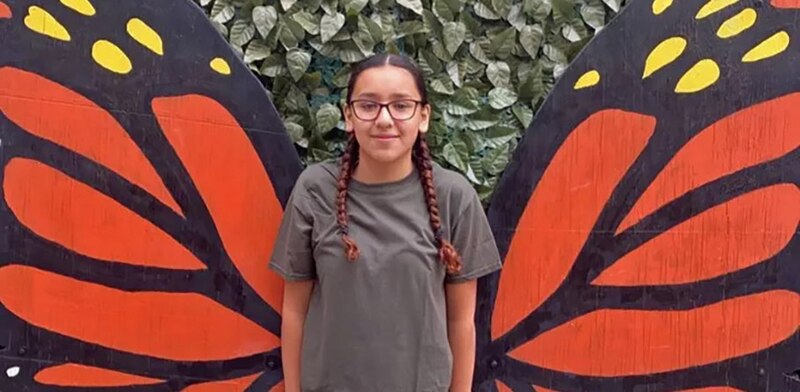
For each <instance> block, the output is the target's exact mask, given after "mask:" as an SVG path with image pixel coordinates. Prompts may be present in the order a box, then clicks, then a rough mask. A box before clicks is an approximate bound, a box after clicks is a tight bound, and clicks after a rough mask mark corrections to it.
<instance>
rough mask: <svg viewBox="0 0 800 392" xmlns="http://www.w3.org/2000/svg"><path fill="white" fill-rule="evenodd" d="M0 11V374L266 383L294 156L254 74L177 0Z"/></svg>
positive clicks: (29, 386)
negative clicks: (275, 262)
mask: <svg viewBox="0 0 800 392" xmlns="http://www.w3.org/2000/svg"><path fill="white" fill-rule="evenodd" d="M0 17H2V19H0V48H2V49H0V113H2V115H1V116H0V139H2V147H0V166H1V167H2V168H3V169H2V172H0V184H2V195H3V197H2V203H1V204H0V245H1V246H0V304H2V306H0V370H2V372H1V373H0V390H2V391H4V392H6V391H14V392H16V391H28V390H30V391H34V390H37V391H38V390H51V389H53V390H79V391H85V390H121V389H120V386H128V387H127V388H125V389H124V390H126V391H174V390H183V391H187V392H200V391H242V390H245V389H246V388H248V387H249V388H250V390H253V391H267V390H270V389H272V388H273V386H275V385H277V384H279V383H280V380H281V371H280V356H279V351H280V349H279V338H278V337H277V336H278V334H279V332H280V315H279V309H280V306H279V305H280V301H281V299H280V294H281V291H282V286H281V284H280V280H279V279H278V278H277V277H276V276H275V275H274V274H272V273H270V272H268V270H267V269H266V262H265V260H266V259H267V257H268V255H269V253H270V251H271V246H272V239H273V238H274V236H275V234H276V230H277V225H278V222H279V220H280V216H281V211H282V207H281V206H282V203H283V202H285V200H286V199H287V198H288V194H289V192H290V190H291V187H292V185H293V183H294V179H295V178H296V176H297V175H298V174H299V172H300V170H301V165H300V161H299V159H298V157H297V155H296V153H295V150H294V148H293V146H292V143H291V141H290V139H289V137H288V136H287V135H286V134H285V132H284V130H283V128H282V126H281V125H280V119H279V117H278V114H277V112H276V111H275V109H274V108H273V107H272V105H271V104H270V101H269V98H268V96H267V94H266V91H265V90H264V89H263V87H261V85H260V83H259V82H258V81H257V80H256V79H255V78H254V77H253V76H252V75H251V73H250V72H249V70H247V69H246V68H245V67H244V66H243V65H242V64H241V63H240V62H239V61H238V60H236V58H235V57H234V55H233V53H232V52H231V51H230V49H229V47H228V45H227V44H226V43H225V42H224V41H223V39H222V38H221V37H220V36H219V34H218V33H217V32H216V31H215V30H214V29H213V27H212V26H211V25H210V24H209V23H208V21H207V18H206V17H205V15H204V14H203V12H202V11H201V10H200V9H199V8H198V7H196V6H194V5H193V4H192V3H191V2H189V1H161V0H146V1H141V0H136V1H91V2H90V1H87V0H63V1H58V0H49V1H48V0H40V1H23V0H18V1H8V0H3V2H2V3H0ZM55 387H63V388H55ZM104 388H105V389H104Z"/></svg>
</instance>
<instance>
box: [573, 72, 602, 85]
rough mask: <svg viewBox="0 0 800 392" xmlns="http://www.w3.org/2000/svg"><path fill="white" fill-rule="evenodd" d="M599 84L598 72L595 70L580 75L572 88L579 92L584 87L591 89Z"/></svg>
mask: <svg viewBox="0 0 800 392" xmlns="http://www.w3.org/2000/svg"><path fill="white" fill-rule="evenodd" d="M599 82H600V72H597V70H594V69H593V70H591V71H589V72H586V73H585V74H583V75H581V77H580V78H578V81H577V82H575V86H574V88H575V90H579V89H582V88H586V87H592V86H594V85H596V84H597V83H599Z"/></svg>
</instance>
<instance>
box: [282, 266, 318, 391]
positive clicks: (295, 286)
mask: <svg viewBox="0 0 800 392" xmlns="http://www.w3.org/2000/svg"><path fill="white" fill-rule="evenodd" d="M313 287H314V281H313V280H305V281H300V282H290V281H287V282H285V284H284V286H283V311H282V318H283V321H282V322H281V357H282V361H283V377H284V386H285V387H286V392H300V351H301V350H300V349H301V347H302V343H303V326H304V325H305V322H306V312H307V311H308V301H309V298H310V297H311V289H312V288H313Z"/></svg>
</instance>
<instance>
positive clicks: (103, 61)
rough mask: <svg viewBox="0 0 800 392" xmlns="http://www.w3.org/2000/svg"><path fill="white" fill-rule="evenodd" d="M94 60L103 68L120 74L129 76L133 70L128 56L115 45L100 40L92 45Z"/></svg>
mask: <svg viewBox="0 0 800 392" xmlns="http://www.w3.org/2000/svg"><path fill="white" fill-rule="evenodd" d="M92 58H94V61H96V62H97V64H100V66H101V67H103V68H105V69H107V70H109V71H111V72H115V73H118V74H127V73H128V72H130V71H131V69H133V66H132V65H131V60H130V58H128V55H126V54H125V52H123V51H122V49H120V48H119V46H117V45H114V44H113V43H111V42H109V41H106V40H100V41H97V42H95V43H94V45H92Z"/></svg>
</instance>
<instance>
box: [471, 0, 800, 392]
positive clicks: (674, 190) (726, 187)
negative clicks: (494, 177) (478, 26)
mask: <svg viewBox="0 0 800 392" xmlns="http://www.w3.org/2000/svg"><path fill="white" fill-rule="evenodd" d="M799 7H800V2H797V1H790V0H774V1H772V2H768V1H750V0H739V1H737V0H710V1H708V0H701V1H696V0H687V1H675V2H673V1H672V0H655V1H638V0H634V1H633V2H632V3H631V4H630V5H628V6H627V8H626V9H625V10H624V11H623V13H622V14H621V15H620V16H619V17H618V18H616V19H615V20H614V21H612V22H611V23H610V24H609V25H608V27H606V28H605V29H604V30H603V32H602V33H600V34H599V35H598V36H597V37H595V38H594V40H593V41H592V42H591V43H590V44H589V45H588V46H587V47H586V49H584V51H583V52H582V53H581V54H580V55H579V56H578V58H577V59H576V60H575V61H574V62H573V63H572V64H571V66H570V68H569V69H568V70H567V71H566V72H565V73H564V75H563V76H562V77H561V79H560V82H559V83H558V84H557V86H556V87H555V89H554V90H553V91H552V92H551V95H550V96H549V97H548V100H547V101H546V102H545V104H544V105H543V107H542V108H541V110H540V112H539V113H538V115H537V117H536V119H535V120H534V122H533V123H532V124H531V126H530V127H529V128H528V130H527V131H526V134H525V137H524V140H523V142H522V143H521V145H520V147H519V148H518V149H517V150H516V151H515V154H514V158H513V161H512V163H511V165H510V167H509V168H508V170H507V171H506V172H505V173H504V177H503V179H502V181H501V183H500V185H499V187H498V189H497V191H496V195H495V198H494V199H493V204H492V206H491V208H490V212H489V214H490V220H491V222H492V225H493V228H494V230H495V235H496V239H497V241H498V246H499V247H500V248H501V254H503V255H504V257H505V264H504V270H503V271H502V273H501V274H500V275H499V276H493V277H491V278H490V279H486V280H485V281H483V282H481V296H482V299H483V300H484V302H483V303H482V304H481V306H480V309H479V312H480V314H479V316H478V323H479V325H480V326H481V327H482V328H481V329H479V331H478V333H479V335H480V336H479V351H480V354H479V359H478V361H479V362H478V367H477V369H476V372H477V379H478V380H477V383H478V384H479V385H480V390H482V391H489V390H500V391H509V390H512V391H518V392H521V391H532V390H536V391H561V392H565V391H704V392H734V391H759V392H778V391H783V392H786V391H800V334H798V325H800V295H798V293H799V292H800V264H798V263H797V259H798V255H800V253H799V252H800V241H798V234H797V228H798V222H800V189H798V182H800V149H798V147H799V146H800V112H798V108H800V77H798V74H797V71H798V70H799V69H800V68H799V67H800V29H798V26H800V25H799V24H798V22H800V12H798V8H799Z"/></svg>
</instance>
